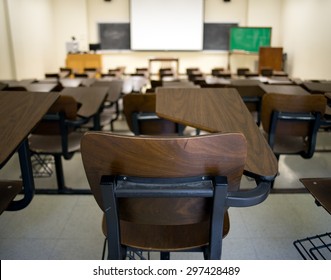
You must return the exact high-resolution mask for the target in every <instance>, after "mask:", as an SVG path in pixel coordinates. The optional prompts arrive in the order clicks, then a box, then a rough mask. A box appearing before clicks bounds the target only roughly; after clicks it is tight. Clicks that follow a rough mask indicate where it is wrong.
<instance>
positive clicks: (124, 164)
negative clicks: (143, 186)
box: [81, 131, 247, 250]
mask: <svg viewBox="0 0 331 280" xmlns="http://www.w3.org/2000/svg"><path fill="white" fill-rule="evenodd" d="M246 146H247V143H246V139H245V138H244V136H243V135H242V134H239V133H231V134H209V135H203V136H196V137H178V136H176V137H161V136H159V137H153V136H149V137H147V136H139V137H137V136H125V135H116V134H112V133H109V132H108V133H107V132H92V131H91V132H87V133H86V134H85V135H84V136H83V139H82V142H81V153H82V160H83V164H84V169H85V172H86V175H87V179H88V182H89V185H90V188H91V190H92V193H93V195H94V197H95V199H96V201H97V203H98V205H99V206H100V208H101V209H102V210H104V209H103V200H102V195H101V191H100V187H99V184H100V180H101V176H103V175H126V176H137V177H154V178H155V177H156V178H177V177H190V176H203V175H210V176H212V175H223V176H227V178H228V184H229V189H230V190H231V191H235V190H238V189H239V186H240V180H241V176H242V173H243V168H244V165H245V161H246V153H247V147H246ZM210 211H211V199H210V198H198V197H197V198H125V199H124V198H121V199H120V203H119V213H120V214H119V215H120V219H121V242H122V244H126V245H128V246H132V247H138V248H144V249H148V248H149V249H151V248H153V249H156V250H157V249H162V250H163V249H175V250H177V249H182V248H195V247H197V246H203V245H206V244H208V242H209V237H210V232H209V222H210ZM224 218H225V224H224V225H225V227H224V228H223V234H227V232H228V231H229V221H228V215H227V214H225V216H224Z"/></svg>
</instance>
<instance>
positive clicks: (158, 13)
mask: <svg viewBox="0 0 331 280" xmlns="http://www.w3.org/2000/svg"><path fill="white" fill-rule="evenodd" d="M130 13H131V15H130V17H131V21H130V27H131V28H130V34H131V49H132V50H137V51H138V50H141V51H151V50H155V51H199V50H202V45H203V17H204V12H203V0H131V7H130Z"/></svg>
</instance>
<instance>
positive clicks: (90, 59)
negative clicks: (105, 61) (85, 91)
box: [66, 54, 102, 73]
mask: <svg viewBox="0 0 331 280" xmlns="http://www.w3.org/2000/svg"><path fill="white" fill-rule="evenodd" d="M66 67H68V68H71V69H72V70H73V72H74V73H83V72H84V68H97V69H98V70H99V72H101V70H102V56H101V55H100V54H68V55H67V59H66Z"/></svg>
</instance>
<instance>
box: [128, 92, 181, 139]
mask: <svg viewBox="0 0 331 280" xmlns="http://www.w3.org/2000/svg"><path fill="white" fill-rule="evenodd" d="M155 112H156V94H155V93H146V94H139V93H138V94H136V93H131V94H127V95H125V96H124V97H123V113H124V115H125V118H126V121H127V124H128V126H129V129H130V130H131V131H132V132H134V129H133V123H132V114H133V113H155ZM139 130H140V134H144V135H162V134H177V133H178V130H177V125H176V124H175V123H174V122H171V121H168V120H165V119H161V120H149V121H144V122H141V123H140V124H139Z"/></svg>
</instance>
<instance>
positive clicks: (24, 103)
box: [0, 91, 59, 210]
mask: <svg viewBox="0 0 331 280" xmlns="http://www.w3.org/2000/svg"><path fill="white" fill-rule="evenodd" d="M58 96H59V95H58V93H55V92H52V93H44V92H43V93H41V92H16V91H0V104H3V106H2V109H1V110H0V133H1V137H0V169H1V168H2V167H3V166H4V165H5V164H6V163H7V161H8V160H9V159H10V158H11V156H12V155H13V154H14V153H15V152H16V151H18V154H19V160H20V167H21V172H22V181H23V190H24V194H25V195H24V197H23V198H22V199H20V200H15V201H11V202H9V201H8V203H9V206H8V208H7V210H20V209H23V208H24V207H26V206H27V205H28V204H29V203H30V202H31V200H32V198H33V195H34V180H33V174H32V167H31V160H30V153H29V147H28V141H27V137H28V135H29V133H30V132H31V130H32V129H33V128H34V127H35V126H36V124H37V123H38V122H39V121H40V120H41V118H42V117H43V116H44V115H45V114H46V112H47V111H48V109H49V108H50V107H51V105H52V104H53V103H54V102H55V101H56V99H57V98H58ZM11 183H12V182H10V181H8V182H7V183H6V182H1V184H0V200H1V202H2V203H3V202H4V200H5V196H6V197H7V198H8V196H7V195H8V192H10V189H11V188H12V186H11V185H10V184H11ZM14 197H15V196H14ZM14 197H13V196H12V197H11V199H12V198H14Z"/></svg>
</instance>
